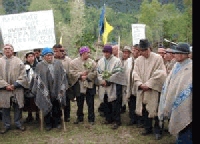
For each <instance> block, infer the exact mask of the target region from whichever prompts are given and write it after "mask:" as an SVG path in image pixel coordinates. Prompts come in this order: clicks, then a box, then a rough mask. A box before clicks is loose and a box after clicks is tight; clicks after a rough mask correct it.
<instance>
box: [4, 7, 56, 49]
mask: <svg viewBox="0 0 200 144" xmlns="http://www.w3.org/2000/svg"><path fill="white" fill-rule="evenodd" d="M0 28H1V32H2V38H3V42H4V44H6V43H10V44H12V45H13V46H14V49H15V51H21V50H30V49H34V48H44V47H52V46H53V45H54V44H55V43H56V40H55V32H54V18H53V12H52V10H48V11H37V12H27V13H21V14H10V15H4V16H0Z"/></svg>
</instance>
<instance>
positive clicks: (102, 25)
mask: <svg viewBox="0 0 200 144" xmlns="http://www.w3.org/2000/svg"><path fill="white" fill-rule="evenodd" d="M105 12H106V10H105V5H104V6H103V8H102V10H101V14H100V20H99V36H102V39H103V43H104V44H106V43H107V39H108V34H109V33H110V32H111V31H112V30H113V29H114V28H113V27H112V26H111V25H110V24H109V23H108V22H107V20H106V17H105Z"/></svg>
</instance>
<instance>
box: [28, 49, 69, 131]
mask: <svg viewBox="0 0 200 144" xmlns="http://www.w3.org/2000/svg"><path fill="white" fill-rule="evenodd" d="M42 57H43V60H42V61H41V62H39V63H38V64H37V65H36V69H35V74H34V79H33V81H34V82H33V86H32V93H33V94H34V95H35V96H36V101H35V103H36V105H37V106H38V108H39V109H40V111H42V113H43V114H44V121H45V123H46V130H47V131H49V130H51V129H52V128H54V127H56V128H61V124H60V123H61V106H62V107H64V106H65V105H66V99H65V98H66V97H65V92H66V89H67V88H68V82H67V79H66V73H65V70H64V68H63V65H62V63H61V62H60V61H59V60H56V59H54V53H53V50H52V49H51V48H48V47H46V48H44V49H43V50H42Z"/></svg>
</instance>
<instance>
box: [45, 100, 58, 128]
mask: <svg viewBox="0 0 200 144" xmlns="http://www.w3.org/2000/svg"><path fill="white" fill-rule="evenodd" d="M52 105H53V106H52V109H51V111H50V112H49V113H48V114H47V115H46V116H45V117H44V121H45V123H46V126H50V127H57V126H58V124H61V115H62V111H61V108H60V104H59V102H58V100H54V101H52Z"/></svg>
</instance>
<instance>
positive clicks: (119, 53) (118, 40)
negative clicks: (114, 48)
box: [117, 36, 120, 58]
mask: <svg viewBox="0 0 200 144" xmlns="http://www.w3.org/2000/svg"><path fill="white" fill-rule="evenodd" d="M119 54H120V36H118V54H117V55H118V58H120V56H119Z"/></svg>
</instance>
